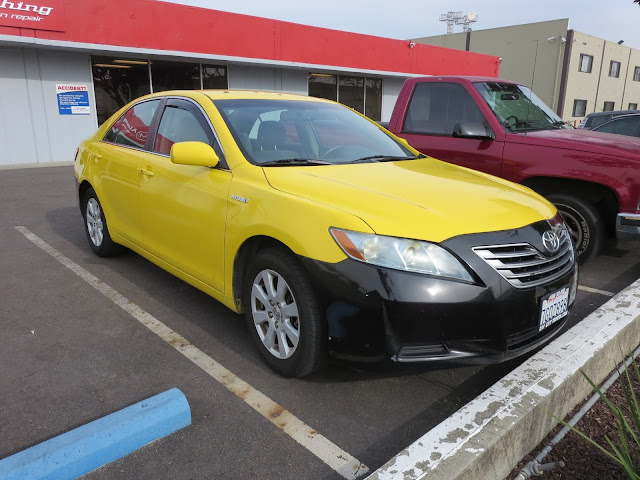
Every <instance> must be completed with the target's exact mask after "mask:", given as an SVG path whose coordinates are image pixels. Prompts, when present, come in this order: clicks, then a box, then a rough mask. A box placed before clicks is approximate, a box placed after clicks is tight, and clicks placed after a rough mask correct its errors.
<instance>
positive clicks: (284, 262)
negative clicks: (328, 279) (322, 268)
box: [244, 249, 327, 377]
mask: <svg viewBox="0 0 640 480" xmlns="http://www.w3.org/2000/svg"><path fill="white" fill-rule="evenodd" d="M245 279H246V281H245V285H244V304H245V320H246V323H247V328H248V329H249V332H250V334H251V336H252V337H253V340H254V342H255V344H256V346H257V347H258V350H259V352H260V355H261V356H262V358H263V359H264V361H265V362H266V363H267V365H269V366H270V367H271V368H272V369H273V370H275V371H276V372H277V373H279V374H280V375H283V376H285V377H303V376H305V375H308V374H310V373H312V372H314V371H316V370H318V369H319V368H320V367H322V365H323V364H324V362H325V360H326V357H327V355H326V337H327V334H326V328H324V319H323V316H322V311H321V309H320V307H319V304H318V301H317V299H316V295H315V294H314V291H313V288H312V286H311V283H310V282H309V280H308V278H307V275H306V273H305V272H304V270H303V269H302V267H301V266H300V265H299V264H298V262H297V260H296V259H295V257H294V256H293V255H291V254H290V253H289V252H286V251H285V250H283V249H268V250H263V251H261V252H259V253H258V255H257V256H256V257H255V258H254V259H253V260H252V262H251V266H250V268H249V270H248V272H247V275H246V277H245Z"/></svg>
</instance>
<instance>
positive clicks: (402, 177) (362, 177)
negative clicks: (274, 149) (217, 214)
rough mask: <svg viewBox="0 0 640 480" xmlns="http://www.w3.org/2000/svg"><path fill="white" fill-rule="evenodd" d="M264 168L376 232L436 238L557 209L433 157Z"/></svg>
mask: <svg viewBox="0 0 640 480" xmlns="http://www.w3.org/2000/svg"><path fill="white" fill-rule="evenodd" d="M263 170H264V172H265V175H266V178H267V180H268V182H269V184H270V185H271V186H272V187H273V188H275V189H277V190H280V191H283V192H287V193H289V194H291V195H295V196H298V197H303V198H305V199H309V200H312V201H315V202H318V203H321V204H324V205H328V206H330V207H332V208H335V209H339V210H342V211H346V212H349V213H351V214H353V215H356V216H357V217H359V218H361V219H362V220H363V221H365V222H366V223H367V224H368V225H369V226H370V227H371V228H372V229H373V231H374V232H376V233H378V234H380V235H390V236H395V237H404V238H414V239H420V240H429V241H433V242H441V241H443V240H446V239H448V238H451V237H454V236H457V235H464V234H469V233H480V232H489V231H497V230H509V229H514V228H519V227H522V226H524V225H529V224H531V223H533V222H536V221H539V220H543V219H550V218H552V217H553V216H554V215H555V213H556V209H555V207H553V205H551V204H550V203H549V202H547V201H546V200H545V199H543V198H542V197H540V196H538V195H537V194H536V193H534V192H533V191H531V190H529V189H528V188H525V187H522V186H520V185H516V184H514V183H511V182H508V181H507V180H503V179H500V178H496V177H493V176H491V175H487V174H484V173H480V172H476V171H474V170H469V169H467V168H463V167H458V166H455V165H451V164H448V163H444V162H440V161H438V160H435V159H432V158H425V159H418V160H405V161H399V162H383V163H366V164H353V165H327V166H312V167H265V168H263ZM335 226H336V227H340V225H335Z"/></svg>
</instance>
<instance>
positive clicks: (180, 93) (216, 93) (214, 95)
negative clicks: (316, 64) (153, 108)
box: [134, 90, 335, 103]
mask: <svg viewBox="0 0 640 480" xmlns="http://www.w3.org/2000/svg"><path fill="white" fill-rule="evenodd" d="M202 95H206V96H207V97H209V98H210V99H211V100H229V99H233V100H239V99H240V100H242V99H260V100H297V101H311V102H324V103H335V102H332V101H331V100H325V99H324V98H316V97H309V96H307V95H297V94H294V93H282V92H263V91H258V90H167V91H162V92H154V93H151V94H148V95H145V96H143V97H140V98H138V99H136V100H134V102H137V101H139V100H141V99H144V100H147V99H151V98H164V97H187V98H192V99H194V100H197V99H198V98H199V99H202Z"/></svg>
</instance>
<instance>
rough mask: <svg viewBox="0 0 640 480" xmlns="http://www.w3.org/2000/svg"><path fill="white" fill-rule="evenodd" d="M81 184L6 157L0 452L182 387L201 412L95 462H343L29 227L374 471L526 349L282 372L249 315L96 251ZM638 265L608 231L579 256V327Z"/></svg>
mask: <svg viewBox="0 0 640 480" xmlns="http://www.w3.org/2000/svg"><path fill="white" fill-rule="evenodd" d="M73 185H74V179H73V172H72V167H70V166H64V167H51V168H33V169H12V170H1V171H0V201H1V205H2V208H1V209H0V245H1V251H2V260H1V261H2V265H1V267H0V269H1V272H2V274H1V275H0V292H2V302H0V322H1V325H2V335H0V365H1V366H2V367H1V368H2V375H0V392H2V393H0V459H1V458H4V457H7V456H9V455H12V454H14V453H17V452H19V451H21V450H23V449H25V448H27V447H30V446H32V445H35V444H38V443H40V442H42V441H44V440H47V439H49V438H51V437H54V436H56V435H59V434H61V433H64V432H66V431H68V430H70V429H72V428H74V427H77V426H79V425H82V424H85V423H87V422H90V421H92V420H95V419H97V418H100V417H102V416H104V415H106V414H109V413H111V412H115V411H117V410H120V409H122V408H124V407H126V406H128V405H131V404H134V403H136V402H138V401H140V400H143V399H145V398H148V397H150V396H152V395H155V394H157V393H160V392H163V391H165V390H168V389H170V388H172V387H177V388H179V389H180V390H182V392H184V394H185V395H186V397H187V399H188V401H189V404H190V406H191V413H192V425H191V426H189V427H187V428H185V429H183V430H180V431H178V432H177V433H175V434H172V435H170V436H168V437H165V438H163V439H161V440H159V441H157V442H154V443H152V444H150V445H148V446H146V447H144V448H143V449H141V450H138V451H137V452H135V453H133V454H132V455H129V456H127V457H125V458H123V459H121V460H118V461H116V462H114V463H112V464H109V465H107V466H105V467H103V468H100V469H99V470H97V471H95V472H93V473H91V474H89V475H87V477H86V478H90V479H103V478H104V479H107V478H109V479H111V478H123V479H124V478H127V479H129V478H137V479H146V478H149V479H158V478H181V479H196V478H264V479H272V478H273V479H301V478H312V477H313V478H317V479H338V478H343V476H345V475H341V473H339V472H338V471H336V470H337V468H336V467H335V465H334V466H330V465H329V464H328V463H326V462H325V461H324V460H323V459H322V448H323V447H321V448H319V449H318V448H316V449H315V450H314V448H311V449H309V448H307V447H305V446H303V445H302V444H301V443H299V441H296V440H294V437H295V435H294V436H292V435H291V434H290V433H291V432H290V431H289V430H288V429H287V428H286V427H284V426H283V425H282V424H278V422H277V421H274V418H269V416H270V415H269V413H267V414H265V413H261V412H260V410H259V408H256V406H255V405H252V404H251V402H250V401H248V400H247V399H246V398H244V399H243V398H241V397H242V395H239V392H237V391H236V392H234V391H233V389H230V388H228V387H227V386H225V384H224V382H222V383H221V381H220V379H216V378H215V377H214V376H213V375H212V374H211V373H210V372H207V371H205V370H203V368H201V367H200V366H198V365H196V364H194V363H193V362H192V361H191V360H190V359H188V358H187V357H186V356H185V355H183V354H181V353H180V351H179V350H178V349H177V348H176V347H175V345H171V344H169V343H167V342H166V341H164V340H163V339H162V338H160V337H159V336H158V335H157V334H156V333H154V332H153V331H151V330H150V329H149V328H147V327H146V326H145V325H143V324H142V323H141V321H139V320H138V319H136V318H134V317H133V316H132V315H131V314H130V313H128V312H127V311H126V310H124V309H123V308H120V307H119V306H118V305H116V304H115V303H114V302H113V301H112V300H111V299H110V298H108V297H107V296H105V295H103V294H102V293H100V292H99V291H98V290H96V288H94V287H93V286H92V285H91V284H89V283H88V282H87V281H86V278H83V277H82V276H80V275H79V274H77V273H76V272H74V271H72V270H71V269H69V268H67V267H66V266H65V265H63V264H62V263H61V262H60V260H59V259H58V260H56V258H53V257H52V256H51V255H50V254H49V253H47V252H46V251H45V250H43V249H42V248H41V247H39V246H38V245H36V244H34V243H33V241H30V240H29V238H27V236H25V232H31V233H32V234H33V235H35V236H36V237H37V238H38V239H40V240H41V241H42V242H44V243H45V244H47V245H49V246H50V247H52V248H53V249H55V250H56V251H57V252H59V254H60V255H61V257H62V258H65V259H68V260H69V261H71V262H73V263H74V264H76V265H78V266H79V267H81V268H82V269H83V271H86V272H88V273H89V274H90V275H93V276H95V278H96V279H97V281H98V282H101V284H104V285H108V286H109V287H111V289H113V290H115V291H117V292H118V293H119V294H120V295H122V296H123V297H125V298H126V300H127V301H128V302H130V304H131V305H136V306H138V307H140V309H142V310H143V311H144V312H146V313H148V314H150V315H151V316H152V317H153V318H154V319H156V320H157V321H159V322H161V324H163V325H166V326H167V327H168V328H169V329H171V330H172V331H173V332H175V333H176V334H179V335H180V336H181V337H183V338H184V339H186V341H188V342H189V344H191V345H193V346H195V347H197V349H198V350H199V351H200V352H201V353H202V355H204V356H205V357H203V358H210V359H213V360H214V361H215V362H217V364H218V365H219V366H221V367H223V368H224V369H226V370H228V371H229V372H230V373H231V374H232V375H235V376H237V377H239V378H240V379H242V380H243V381H244V382H246V383H247V384H248V385H250V386H251V387H252V388H253V389H255V391H257V392H260V393H261V394H262V395H264V396H266V397H268V399H270V400H271V401H273V402H274V404H275V405H277V406H279V407H281V410H280V411H279V412H278V415H276V417H277V416H280V414H281V412H283V411H284V412H288V413H287V415H289V416H288V417H286V418H289V419H291V418H295V419H296V420H297V421H301V422H304V425H306V426H307V427H308V428H309V429H312V431H313V432H314V435H315V434H316V433H315V432H317V434H319V435H320V436H322V438H324V439H325V440H326V443H325V444H323V445H324V446H326V445H330V446H333V447H338V448H339V449H341V450H342V451H343V452H345V454H348V455H349V456H351V458H353V459H357V461H358V462H362V464H364V465H366V466H367V467H368V469H369V470H370V471H373V470H375V469H376V468H377V467H379V466H381V465H382V464H384V463H385V462H386V461H387V460H388V459H389V458H390V457H392V456H393V455H395V454H396V453H397V452H399V451H400V450H402V449H403V448H404V447H406V446H407V445H409V444H410V443H412V442H413V441H415V440H416V439H417V438H419V437H420V436H421V435H422V434H424V433H425V432H426V431H428V430H429V429H430V428H432V427H433V426H435V425H437V424H438V423H439V422H440V421H442V420H443V419H444V418H446V417H447V416H449V415H450V414H451V413H453V412H455V411H456V410H457V409H458V408H460V407H461V406H462V405H464V404H465V403H467V402H468V401H470V400H471V399H473V398H474V397H475V396H476V395H478V394H479V393H481V392H482V391H484V390H485V389H486V388H488V387H489V386H491V385H492V384H493V383H494V382H495V381H497V380H498V379H499V378H501V377H502V376H503V375H505V374H506V373H508V372H509V371H510V370H511V369H513V368H514V367H515V366H516V365H518V361H511V362H508V363H505V364H502V365H492V366H486V367H462V368H455V369H450V368H434V367H419V368H404V369H385V370H383V371H380V370H376V369H372V368H366V369H364V368H356V367H354V366H351V365H343V364H332V365H330V366H329V367H328V368H327V369H326V370H324V371H322V372H320V373H317V374H314V375H312V376H310V377H306V378H304V379H300V380H290V379H284V378H281V377H279V376H277V375H275V374H273V373H272V372H271V371H270V370H269V369H268V367H266V366H265V365H264V363H263V362H262V361H261V359H260V358H259V356H258V353H257V352H256V351H255V349H254V347H253V345H252V343H251V339H250V337H249V336H248V335H247V334H246V332H245V326H244V322H243V321H242V319H241V318H240V317H239V316H237V315H236V314H234V313H232V312H230V311H229V310H227V309H226V308H225V307H223V306H222V305H221V304H219V303H217V302H216V301H215V300H213V299H212V298H210V297H208V296H207V295H205V294H204V293H202V292H200V291H198V290H196V289H195V288H193V287H191V286H189V285H187V284H185V283H183V282H182V281H180V280H178V279H176V278H175V277H173V276H172V275H170V274H168V273H166V272H164V271H163V270H161V269H160V268H158V267H156V266H155V265H153V264H151V263H150V262H148V261H146V260H144V259H143V258H142V257H140V256H138V255H136V254H134V253H131V252H129V253H126V254H124V255H122V256H120V257H116V258H112V259H101V258H98V257H96V256H95V255H94V254H93V253H92V251H91V249H90V248H89V246H88V244H87V241H86V237H85V234H84V230H83V222H82V218H81V216H80V212H79V209H78V205H77V202H76V198H75V193H74V188H73ZM16 227H24V229H21V230H19V229H16ZM25 229H26V230H25ZM638 277H640V251H639V249H638V248H637V244H634V243H633V242H617V243H616V242H611V243H610V244H608V245H607V248H606V249H605V251H604V252H603V253H602V254H601V255H600V256H599V257H597V258H596V259H594V260H593V261H591V262H589V263H588V264H587V265H585V266H583V268H582V269H581V272H580V285H581V289H580V290H579V293H578V297H577V303H576V306H575V307H574V309H573V311H572V314H571V318H570V321H569V325H568V327H570V326H573V325H576V324H578V323H579V321H580V320H581V319H582V318H584V317H585V316H586V315H588V314H589V313H590V312H592V311H593V310H595V309H596V308H597V307H599V306H600V305H601V304H603V303H604V302H606V301H607V300H608V299H609V298H610V296H611V294H614V293H617V292H618V291H620V290H621V289H623V288H624V287H626V286H627V285H629V284H630V283H632V282H633V281H634V280H636V279H637V278H638ZM568 327H565V328H568ZM254 403H255V402H254ZM272 410H273V409H272ZM271 416H272V417H273V415H271ZM282 418H285V416H282ZM302 443H304V442H302ZM338 469H339V468H338ZM362 472H363V470H361V471H360V472H359V473H362ZM343 473H344V472H343Z"/></svg>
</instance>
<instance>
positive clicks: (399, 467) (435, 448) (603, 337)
mask: <svg viewBox="0 0 640 480" xmlns="http://www.w3.org/2000/svg"><path fill="white" fill-rule="evenodd" d="M639 344H640V280H637V281H636V282H634V283H633V284H631V285H630V286H629V287H627V288H626V289H625V290H623V291H622V292H620V293H619V294H617V295H616V296H615V297H613V298H612V299H611V300H609V301H608V302H607V303H605V304H604V305H603V306H602V307H600V308H599V309H598V310H596V311H595V312H593V313H592V314H591V315H589V316H588V317H586V318H585V319H584V320H582V321H581V322H580V323H579V324H578V325H576V326H575V327H573V328H572V329H571V330H569V331H567V332H566V333H565V334H563V335H562V336H561V337H559V338H557V339H556V340H554V341H553V342H551V343H550V344H549V345H547V346H546V347H545V348H544V349H543V350H541V351H540V352H539V353H537V354H536V355H534V356H533V357H531V358H530V359H529V360H527V361H526V362H525V363H523V364H522V365H520V366H519V367H518V368H517V369H515V370H514V371H513V372H511V373H509V374H508V375H506V376H505V377H504V378H503V379H501V380H500V381H499V382H497V383H496V384H494V385H493V386H492V387H491V388H489V389H488V390H486V391H485V392H484V393H482V394H481V395H479V396H478V397H476V398H475V399H474V400H472V401H471V402H469V403H468V404H467V405H465V406H464V407H462V408H461V409H460V410H458V411H457V412H456V413H454V414H453V415H452V416H451V417H449V418H448V419H447V420H445V421H443V422H442V423H440V424H439V425H437V426H436V427H435V428H433V429H432V430H431V431H429V432H427V433H426V434H425V435H424V436H422V437H421V438H420V439H418V440H417V441H416V442H414V443H413V444H412V445H410V446H409V447H407V448H406V449H405V450H403V451H402V452H400V453H398V455H396V456H395V457H394V458H392V459H391V460H390V461H389V462H387V463H386V464H385V465H383V466H382V467H381V468H379V469H378V470H376V471H375V472H373V473H372V474H371V475H370V476H369V477H367V478H368V479H370V480H418V479H424V478H428V479H429V480H444V479H448V480H454V479H455V480H466V479H469V480H471V479H473V480H482V479H487V480H496V479H499V478H505V477H506V476H507V475H508V474H509V473H510V472H511V470H512V469H513V467H514V466H515V465H516V464H517V463H518V462H519V461H520V460H521V459H522V458H523V457H524V456H525V455H526V454H528V453H529V452H530V451H531V450H532V449H534V448H535V447H536V446H537V445H538V444H539V443H540V442H541V441H542V440H543V439H544V437H545V436H546V435H547V433H548V432H549V431H550V430H551V429H552V428H553V427H554V426H555V425H556V423H557V422H556V421H555V420H554V419H553V418H552V417H551V414H554V415H557V416H558V417H560V418H563V417H564V416H565V415H566V414H567V413H569V412H570V411H571V410H572V409H573V408H574V407H575V406H576V405H577V404H578V403H579V402H580V401H582V400H583V399H584V398H585V397H587V395H589V394H590V393H591V387H590V386H589V384H588V383H587V382H586V381H585V380H584V378H583V377H582V375H581V374H580V370H582V371H584V372H585V373H586V374H587V375H589V377H590V378H591V379H592V380H593V381H594V382H596V383H598V384H599V383H600V382H602V381H603V380H604V379H605V378H606V377H607V375H608V374H609V373H610V372H611V370H613V369H614V368H615V365H616V364H617V363H618V362H620V361H621V360H622V356H623V355H624V354H627V353H629V352H631V351H633V350H634V349H635V348H636V347H638V345H639Z"/></svg>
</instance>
